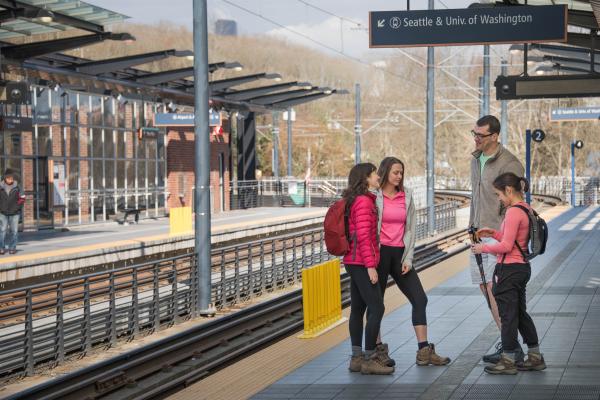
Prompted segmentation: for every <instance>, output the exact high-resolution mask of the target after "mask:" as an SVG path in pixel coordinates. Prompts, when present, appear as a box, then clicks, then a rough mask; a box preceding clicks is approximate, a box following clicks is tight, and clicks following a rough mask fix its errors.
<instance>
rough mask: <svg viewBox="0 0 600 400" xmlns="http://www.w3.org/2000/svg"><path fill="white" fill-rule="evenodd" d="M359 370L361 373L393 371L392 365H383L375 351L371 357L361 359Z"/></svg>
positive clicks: (391, 372) (375, 373)
mask: <svg viewBox="0 0 600 400" xmlns="http://www.w3.org/2000/svg"><path fill="white" fill-rule="evenodd" d="M360 372H361V374H363V375H391V374H393V373H394V367H388V366H387V365H385V364H384V363H383V361H381V359H380V358H379V355H378V354H377V352H375V353H373V354H372V355H371V357H369V358H368V359H364V360H363V362H362V365H361V368H360Z"/></svg>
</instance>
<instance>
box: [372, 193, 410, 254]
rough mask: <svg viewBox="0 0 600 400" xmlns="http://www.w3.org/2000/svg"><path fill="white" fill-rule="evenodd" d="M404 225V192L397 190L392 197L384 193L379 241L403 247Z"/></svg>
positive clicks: (387, 244)
mask: <svg viewBox="0 0 600 400" xmlns="http://www.w3.org/2000/svg"><path fill="white" fill-rule="evenodd" d="M405 225H406V194H405V193H404V192H398V193H396V195H395V196H394V197H392V198H390V197H388V196H386V195H385V194H384V195H383V215H382V218H381V235H380V238H379V242H380V243H381V244H383V245H385V246H393V247H404V227H405Z"/></svg>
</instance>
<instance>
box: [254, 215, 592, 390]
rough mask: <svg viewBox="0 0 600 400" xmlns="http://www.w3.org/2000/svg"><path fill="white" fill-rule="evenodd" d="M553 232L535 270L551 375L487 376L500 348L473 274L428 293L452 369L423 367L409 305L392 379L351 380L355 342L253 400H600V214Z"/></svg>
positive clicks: (535, 296) (570, 218)
mask: <svg viewBox="0 0 600 400" xmlns="http://www.w3.org/2000/svg"><path fill="white" fill-rule="evenodd" d="M549 227H550V241H549V246H548V249H547V252H546V254H544V255H542V256H539V257H537V258H536V259H535V260H534V261H533V263H532V277H531V281H530V282H529V285H528V298H529V302H528V304H529V312H530V314H531V315H532V317H533V319H534V321H535V323H536V326H537V329H538V334H539V336H540V339H541V344H540V348H541V351H542V352H543V353H544V356H545V359H546V363H547V365H548V368H547V369H546V370H545V371H541V372H519V373H518V374H517V375H515V376H492V375H488V374H486V373H485V372H483V367H484V363H483V362H482V361H481V356H482V355H483V354H485V353H487V352H490V351H491V350H492V349H493V347H494V345H495V344H496V343H497V342H498V341H499V331H498V329H497V327H496V325H495V323H494V322H493V321H492V319H491V315H490V313H489V311H488V309H487V305H486V303H485V299H484V298H483V296H482V295H481V293H480V292H479V290H478V289H477V288H476V287H474V286H473V285H471V283H470V277H469V271H468V269H465V270H463V271H462V272H460V273H458V274H457V275H455V276H454V277H452V278H450V279H449V280H447V281H445V282H444V283H442V284H441V285H439V286H437V287H435V288H433V289H431V290H430V291H429V292H428V298H429V305H428V309H427V311H428V323H429V340H430V341H431V342H433V343H435V344H436V348H437V350H438V352H439V353H440V354H444V355H448V356H450V357H451V358H452V360H453V361H452V362H451V364H449V365H448V366H445V367H433V366H428V367H418V366H416V365H415V351H416V347H417V344H416V340H415V337H414V331H413V328H412V323H411V307H410V305H408V306H406V305H405V306H402V307H401V308H399V309H397V310H395V311H393V312H391V313H390V314H388V315H386V317H385V318H384V320H383V325H382V330H383V333H384V341H386V342H387V343H388V344H389V345H390V352H391V353H392V354H391V356H392V357H393V358H394V359H395V360H396V363H397V364H396V371H395V373H394V374H393V375H391V376H363V375H361V374H360V373H351V372H349V371H348V361H349V352H350V343H349V340H348V339H346V340H344V341H343V342H342V343H341V344H339V345H337V346H334V347H333V348H332V350H330V351H328V352H326V353H323V354H322V355H320V356H318V357H317V358H315V359H313V360H311V361H309V362H308V363H306V364H304V365H303V366H302V367H300V368H298V369H296V370H295V371H293V372H292V373H290V374H289V375H287V376H286V377H284V378H282V379H280V380H278V381H277V382H275V383H274V384H273V385H271V386H270V387H268V388H266V389H264V390H263V391H261V392H259V393H258V394H256V395H255V396H254V397H253V399H256V400H263V399H307V398H311V399H313V398H319V399H350V398H352V399H359V398H360V399H373V398H378V399H392V398H394V399H396V398H399V399H530V400H534V399H600V289H599V287H600V246H599V244H600V209H598V208H597V207H595V208H576V209H571V210H569V211H567V212H565V213H564V214H562V215H560V216H558V217H557V218H555V219H554V220H552V221H551V222H550V223H549ZM273 368H277V366H275V365H274V366H273ZM265 373H272V372H270V371H265Z"/></svg>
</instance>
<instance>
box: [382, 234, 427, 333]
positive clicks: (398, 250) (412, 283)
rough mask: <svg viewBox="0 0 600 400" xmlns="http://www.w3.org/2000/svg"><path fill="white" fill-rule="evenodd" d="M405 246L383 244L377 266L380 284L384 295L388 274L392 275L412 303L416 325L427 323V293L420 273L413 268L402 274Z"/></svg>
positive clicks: (413, 321) (413, 320)
mask: <svg viewBox="0 0 600 400" xmlns="http://www.w3.org/2000/svg"><path fill="white" fill-rule="evenodd" d="M403 254H404V247H393V246H384V245H382V246H381V259H380V260H379V266H378V267H377V274H378V275H379V285H380V286H381V293H382V295H383V294H385V288H386V287H387V280H388V275H391V276H392V278H394V281H396V285H398V289H400V290H401V291H402V293H404V295H405V296H406V298H407V299H408V301H410V304H412V323H413V326H416V325H427V315H426V308H427V295H426V294H425V291H424V290H423V285H421V280H420V279H419V275H418V274H417V272H416V271H415V269H414V268H411V269H410V270H409V271H408V272H407V273H406V274H405V275H402V255H403Z"/></svg>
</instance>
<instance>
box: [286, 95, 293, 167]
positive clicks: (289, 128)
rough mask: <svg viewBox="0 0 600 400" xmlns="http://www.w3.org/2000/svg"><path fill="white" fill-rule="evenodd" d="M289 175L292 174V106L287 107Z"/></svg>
mask: <svg viewBox="0 0 600 400" xmlns="http://www.w3.org/2000/svg"><path fill="white" fill-rule="evenodd" d="M287 141H288V148H287V151H288V156H287V176H292V107H289V108H288V109H287Z"/></svg>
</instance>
